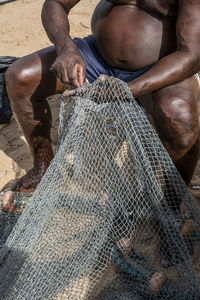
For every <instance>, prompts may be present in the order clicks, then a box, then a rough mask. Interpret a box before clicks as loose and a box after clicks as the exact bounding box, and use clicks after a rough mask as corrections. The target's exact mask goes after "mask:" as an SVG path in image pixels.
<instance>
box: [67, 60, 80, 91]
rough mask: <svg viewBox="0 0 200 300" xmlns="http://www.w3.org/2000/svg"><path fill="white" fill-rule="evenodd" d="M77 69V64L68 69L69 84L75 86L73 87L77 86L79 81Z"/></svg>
mask: <svg viewBox="0 0 200 300" xmlns="http://www.w3.org/2000/svg"><path fill="white" fill-rule="evenodd" d="M77 69H78V65H75V66H74V67H73V68H71V70H69V80H70V84H71V85H72V86H75V87H79V86H80V84H79V81H78V72H77Z"/></svg>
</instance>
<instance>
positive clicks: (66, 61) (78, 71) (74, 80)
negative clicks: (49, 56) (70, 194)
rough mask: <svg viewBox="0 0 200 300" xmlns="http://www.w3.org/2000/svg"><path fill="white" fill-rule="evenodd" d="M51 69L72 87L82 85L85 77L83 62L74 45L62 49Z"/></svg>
mask: <svg viewBox="0 0 200 300" xmlns="http://www.w3.org/2000/svg"><path fill="white" fill-rule="evenodd" d="M51 70H52V71H53V72H55V74H56V76H58V77H59V78H60V80H61V81H62V82H63V83H68V84H70V85H71V86H72V87H78V86H82V85H83V83H84V82H85V79H86V67H85V63H84V60H83V58H82V56H81V54H80V52H79V51H78V49H76V46H74V47H70V48H68V49H66V50H64V51H62V52H61V53H60V55H58V57H57V58H56V60H55V62H54V64H53V65H52V67H51Z"/></svg>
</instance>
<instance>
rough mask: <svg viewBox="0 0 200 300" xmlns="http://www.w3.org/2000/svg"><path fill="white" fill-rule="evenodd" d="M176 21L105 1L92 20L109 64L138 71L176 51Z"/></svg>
mask: <svg viewBox="0 0 200 300" xmlns="http://www.w3.org/2000/svg"><path fill="white" fill-rule="evenodd" d="M175 21H176V20H175V18H174V17H173V18H172V17H171V18H159V17H157V16H155V15H150V14H149V13H147V12H145V11H143V10H141V9H139V8H137V7H136V6H134V5H115V6H114V5H112V4H111V3H110V2H108V1H105V0H102V1H101V2H100V3H99V5H98V6H97V8H96V9H95V11H94V14H93V17H92V32H93V35H94V37H95V40H96V42H97V45H98V48H99V50H100V52H101V54H102V56H103V57H104V59H105V60H106V62H107V63H108V64H110V65H112V66H114V67H116V68H121V69H127V70H130V71H135V70H138V69H142V68H144V67H146V66H148V65H151V64H152V63H154V62H156V61H158V60H159V59H160V58H161V57H163V56H165V55H167V54H169V53H171V52H173V51H174V50H175V49H176V35H175Z"/></svg>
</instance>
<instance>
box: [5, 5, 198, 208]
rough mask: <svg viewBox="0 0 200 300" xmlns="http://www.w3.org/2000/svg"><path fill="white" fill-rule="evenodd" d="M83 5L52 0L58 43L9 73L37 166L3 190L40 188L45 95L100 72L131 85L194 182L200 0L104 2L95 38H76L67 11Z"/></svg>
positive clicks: (45, 151) (49, 16)
mask: <svg viewBox="0 0 200 300" xmlns="http://www.w3.org/2000/svg"><path fill="white" fill-rule="evenodd" d="M78 2H79V1H78V0H46V1H45V3H44V6H43V10H42V21H43V25H44V28H45V30H46V32H47V35H48V37H49V39H50V40H51V41H52V42H53V44H54V47H49V48H46V49H43V50H41V51H38V52H36V53H33V54H31V55H29V56H26V57H24V58H22V59H20V60H18V61H16V62H15V63H14V64H13V65H12V66H11V67H10V68H9V70H8V72H7V75H6V82H7V91H8V95H9V98H10V101H11V105H12V109H13V111H14V113H15V116H16V119H17V121H18V123H19V125H20V126H21V128H22V130H23V133H24V135H25V137H26V140H27V142H28V144H29V147H30V151H31V153H32V155H33V162H34V167H33V169H31V170H30V171H28V172H27V174H26V175H25V176H23V177H22V178H21V179H20V180H19V181H18V182H17V183H14V184H13V185H11V184H8V185H6V186H5V187H4V188H3V191H7V190H10V191H27V190H34V189H35V187H36V186H37V184H38V183H39V182H40V180H41V178H42V176H43V175H44V173H45V171H46V169H47V167H48V166H49V164H50V161H51V160H52V158H53V151H52V147H51V140H50V127H51V112H50V109H49V106H48V104H47V102H46V100H45V97H47V96H49V95H52V94H54V93H56V92H60V93H62V92H63V91H64V90H65V89H67V88H70V87H78V86H81V85H83V83H84V82H85V80H86V77H87V78H88V80H89V81H90V82H92V81H94V80H95V79H96V78H97V77H98V76H99V75H100V74H102V73H103V74H107V75H112V76H115V77H118V78H120V79H122V80H124V81H126V82H128V85H129V87H130V89H131V91H132V94H133V96H134V97H135V98H136V99H137V101H138V102H139V103H141V105H143V106H144V108H145V109H146V111H147V112H148V113H151V115H152V117H153V120H154V123H155V126H156V128H157V130H158V133H159V135H160V138H161V140H162V142H163V144H164V145H165V147H166V149H167V151H168V152H169V154H170V156H171V158H172V159H173V161H174V163H175V165H176V167H177V168H178V170H179V171H180V173H181V175H182V177H183V178H184V180H185V182H186V183H187V184H189V182H190V180H191V178H192V175H193V172H194V169H195V166H196V163H197V160H198V156H199V144H198V136H199V127H198V98H199V92H200V86H199V82H198V79H197V77H196V76H195V74H196V73H197V72H198V71H199V70H200V20H199V11H200V1H199V0H191V1H188V0H181V1H178V0H165V1H162V0H109V1H106V0H102V1H100V2H99V4H98V5H97V7H96V9H95V11H94V14H93V17H92V22H91V26H92V33H93V35H92V36H89V37H87V38H86V39H75V40H74V41H73V40H72V38H71V37H70V34H69V23H68V18H67V15H68V13H69V12H70V10H71V9H72V7H74V6H75V5H76V4H77V3H78ZM12 199H13V195H12V193H10V194H9V195H7V196H5V198H4V209H5V210H12V209H13V203H12Z"/></svg>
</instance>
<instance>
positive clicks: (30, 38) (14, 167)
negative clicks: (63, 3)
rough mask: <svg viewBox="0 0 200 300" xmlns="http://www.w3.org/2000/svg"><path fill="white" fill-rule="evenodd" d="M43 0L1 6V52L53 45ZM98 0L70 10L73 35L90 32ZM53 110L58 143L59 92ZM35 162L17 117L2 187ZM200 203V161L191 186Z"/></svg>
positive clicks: (9, 132) (1, 155)
mask: <svg viewBox="0 0 200 300" xmlns="http://www.w3.org/2000/svg"><path fill="white" fill-rule="evenodd" d="M43 2H44V1H42V0H17V1H15V2H13V3H10V4H6V5H2V6H0V15H1V18H0V55H11V56H17V57H21V56H24V55H27V54H30V53H32V52H34V51H37V50H38V49H41V48H44V47H48V46H50V45H51V43H50V41H49V40H48V38H47V36H46V33H45V31H44V29H43V27H42V23H41V17H40V15H41V9H42V5H43ZM96 3H98V1H97V0H84V1H80V2H79V4H78V5H77V6H76V7H74V8H73V10H72V11H71V12H70V16H69V18H70V25H71V35H72V37H75V36H78V37H83V36H85V35H88V34H89V33H90V20H91V14H92V11H93V9H94V7H95V5H96ZM49 103H50V105H51V108H52V112H53V120H54V121H53V127H52V142H53V147H54V149H55V148H56V143H57V126H58V122H59V118H58V111H59V105H60V96H54V97H51V99H50V100H49ZM31 166H32V159H31V156H30V153H29V149H28V147H27V144H26V141H25V139H24V136H23V134H22V132H21V130H20V129H19V127H18V125H17V123H16V121H15V120H12V121H11V123H10V124H9V125H7V126H6V127H4V128H3V129H0V188H2V187H3V185H4V184H6V183H7V182H8V181H9V180H11V179H15V178H19V177H20V176H22V175H23V174H24V173H25V172H26V171H27V170H28V169H29V168H31ZM192 186H193V187H194V188H195V187H196V188H195V189H194V188H193V189H192V192H193V195H194V196H195V198H196V199H197V201H198V202H199V203H200V161H199V163H198V166H197V168H196V172H195V175H194V177H193V180H192V183H191V187H192Z"/></svg>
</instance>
